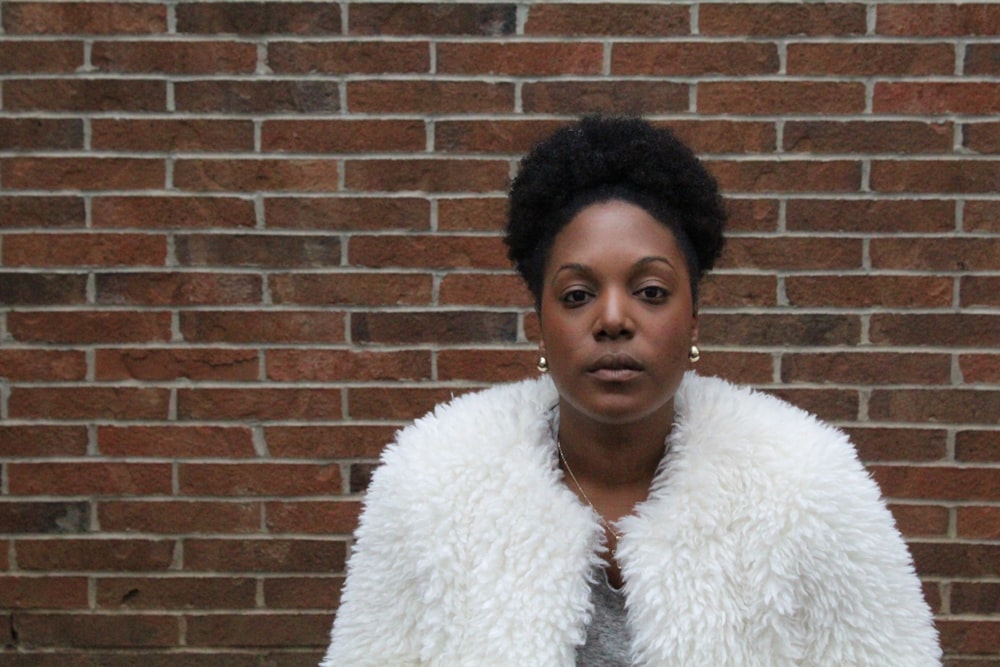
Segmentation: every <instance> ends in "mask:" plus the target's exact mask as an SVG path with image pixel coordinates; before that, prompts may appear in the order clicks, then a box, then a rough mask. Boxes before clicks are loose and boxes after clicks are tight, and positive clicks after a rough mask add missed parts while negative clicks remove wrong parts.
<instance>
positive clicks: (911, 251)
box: [870, 237, 1000, 271]
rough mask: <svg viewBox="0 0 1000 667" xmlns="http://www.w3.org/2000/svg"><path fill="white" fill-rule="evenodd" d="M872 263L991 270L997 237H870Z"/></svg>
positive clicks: (998, 252)
mask: <svg viewBox="0 0 1000 667" xmlns="http://www.w3.org/2000/svg"><path fill="white" fill-rule="evenodd" d="M870 254H871V261H872V267H873V268H875V269H890V270H909V271H914V270H915V271H995V270H997V269H1000V238H970V237H966V238H961V237H953V238H934V237H926V238H920V237H911V238H874V239H872V240H871V244H870Z"/></svg>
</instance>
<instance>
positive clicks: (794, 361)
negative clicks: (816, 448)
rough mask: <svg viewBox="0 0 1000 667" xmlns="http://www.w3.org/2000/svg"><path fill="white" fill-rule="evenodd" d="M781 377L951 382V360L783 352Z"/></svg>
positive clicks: (818, 380) (886, 354)
mask: <svg viewBox="0 0 1000 667" xmlns="http://www.w3.org/2000/svg"><path fill="white" fill-rule="evenodd" d="M781 380H782V382H788V383H821V384H847V385H864V386H878V385H892V384H938V385H946V384H950V383H951V359H950V357H949V355H946V354H930V353H903V352H900V353H890V352H827V353H817V354H785V355H782V358H781Z"/></svg>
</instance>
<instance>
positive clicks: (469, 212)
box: [438, 197, 507, 232]
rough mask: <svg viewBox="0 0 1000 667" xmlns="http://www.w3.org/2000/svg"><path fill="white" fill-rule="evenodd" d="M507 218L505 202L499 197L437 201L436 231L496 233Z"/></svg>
mask: <svg viewBox="0 0 1000 667" xmlns="http://www.w3.org/2000/svg"><path fill="white" fill-rule="evenodd" d="M506 217H507V200H506V199H503V198H500V197H492V198H482V199H481V198H468V199H466V198H462V199H438V229H441V230H443V231H445V230H448V231H463V232H464V231H498V230H501V229H503V226H504V224H505V222H506Z"/></svg>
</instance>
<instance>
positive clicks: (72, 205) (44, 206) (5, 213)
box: [0, 186, 86, 229]
mask: <svg viewBox="0 0 1000 667" xmlns="http://www.w3.org/2000/svg"><path fill="white" fill-rule="evenodd" d="M8 187H9V186H8ZM85 216H86V210H85V208H84V203H83V198H81V197H64V196H51V197H50V196H45V197H38V196H33V197H13V196H3V195H0V229H21V228H28V227H35V228H50V229H57V228H59V229H62V228H66V227H82V226H83V223H84V220H85Z"/></svg>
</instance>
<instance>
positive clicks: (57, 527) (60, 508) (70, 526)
mask: <svg viewBox="0 0 1000 667" xmlns="http://www.w3.org/2000/svg"><path fill="white" fill-rule="evenodd" d="M9 465H12V464H9ZM0 507H2V508H3V512H2V514H0V533H53V534H65V533H86V532H88V531H89V530H90V505H89V503H86V502H77V501H72V502H44V501H39V502H4V503H3V504H2V505H0ZM3 595H4V594H3V593H0V596H3ZM0 604H2V603H0ZM4 606H6V605H4Z"/></svg>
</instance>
